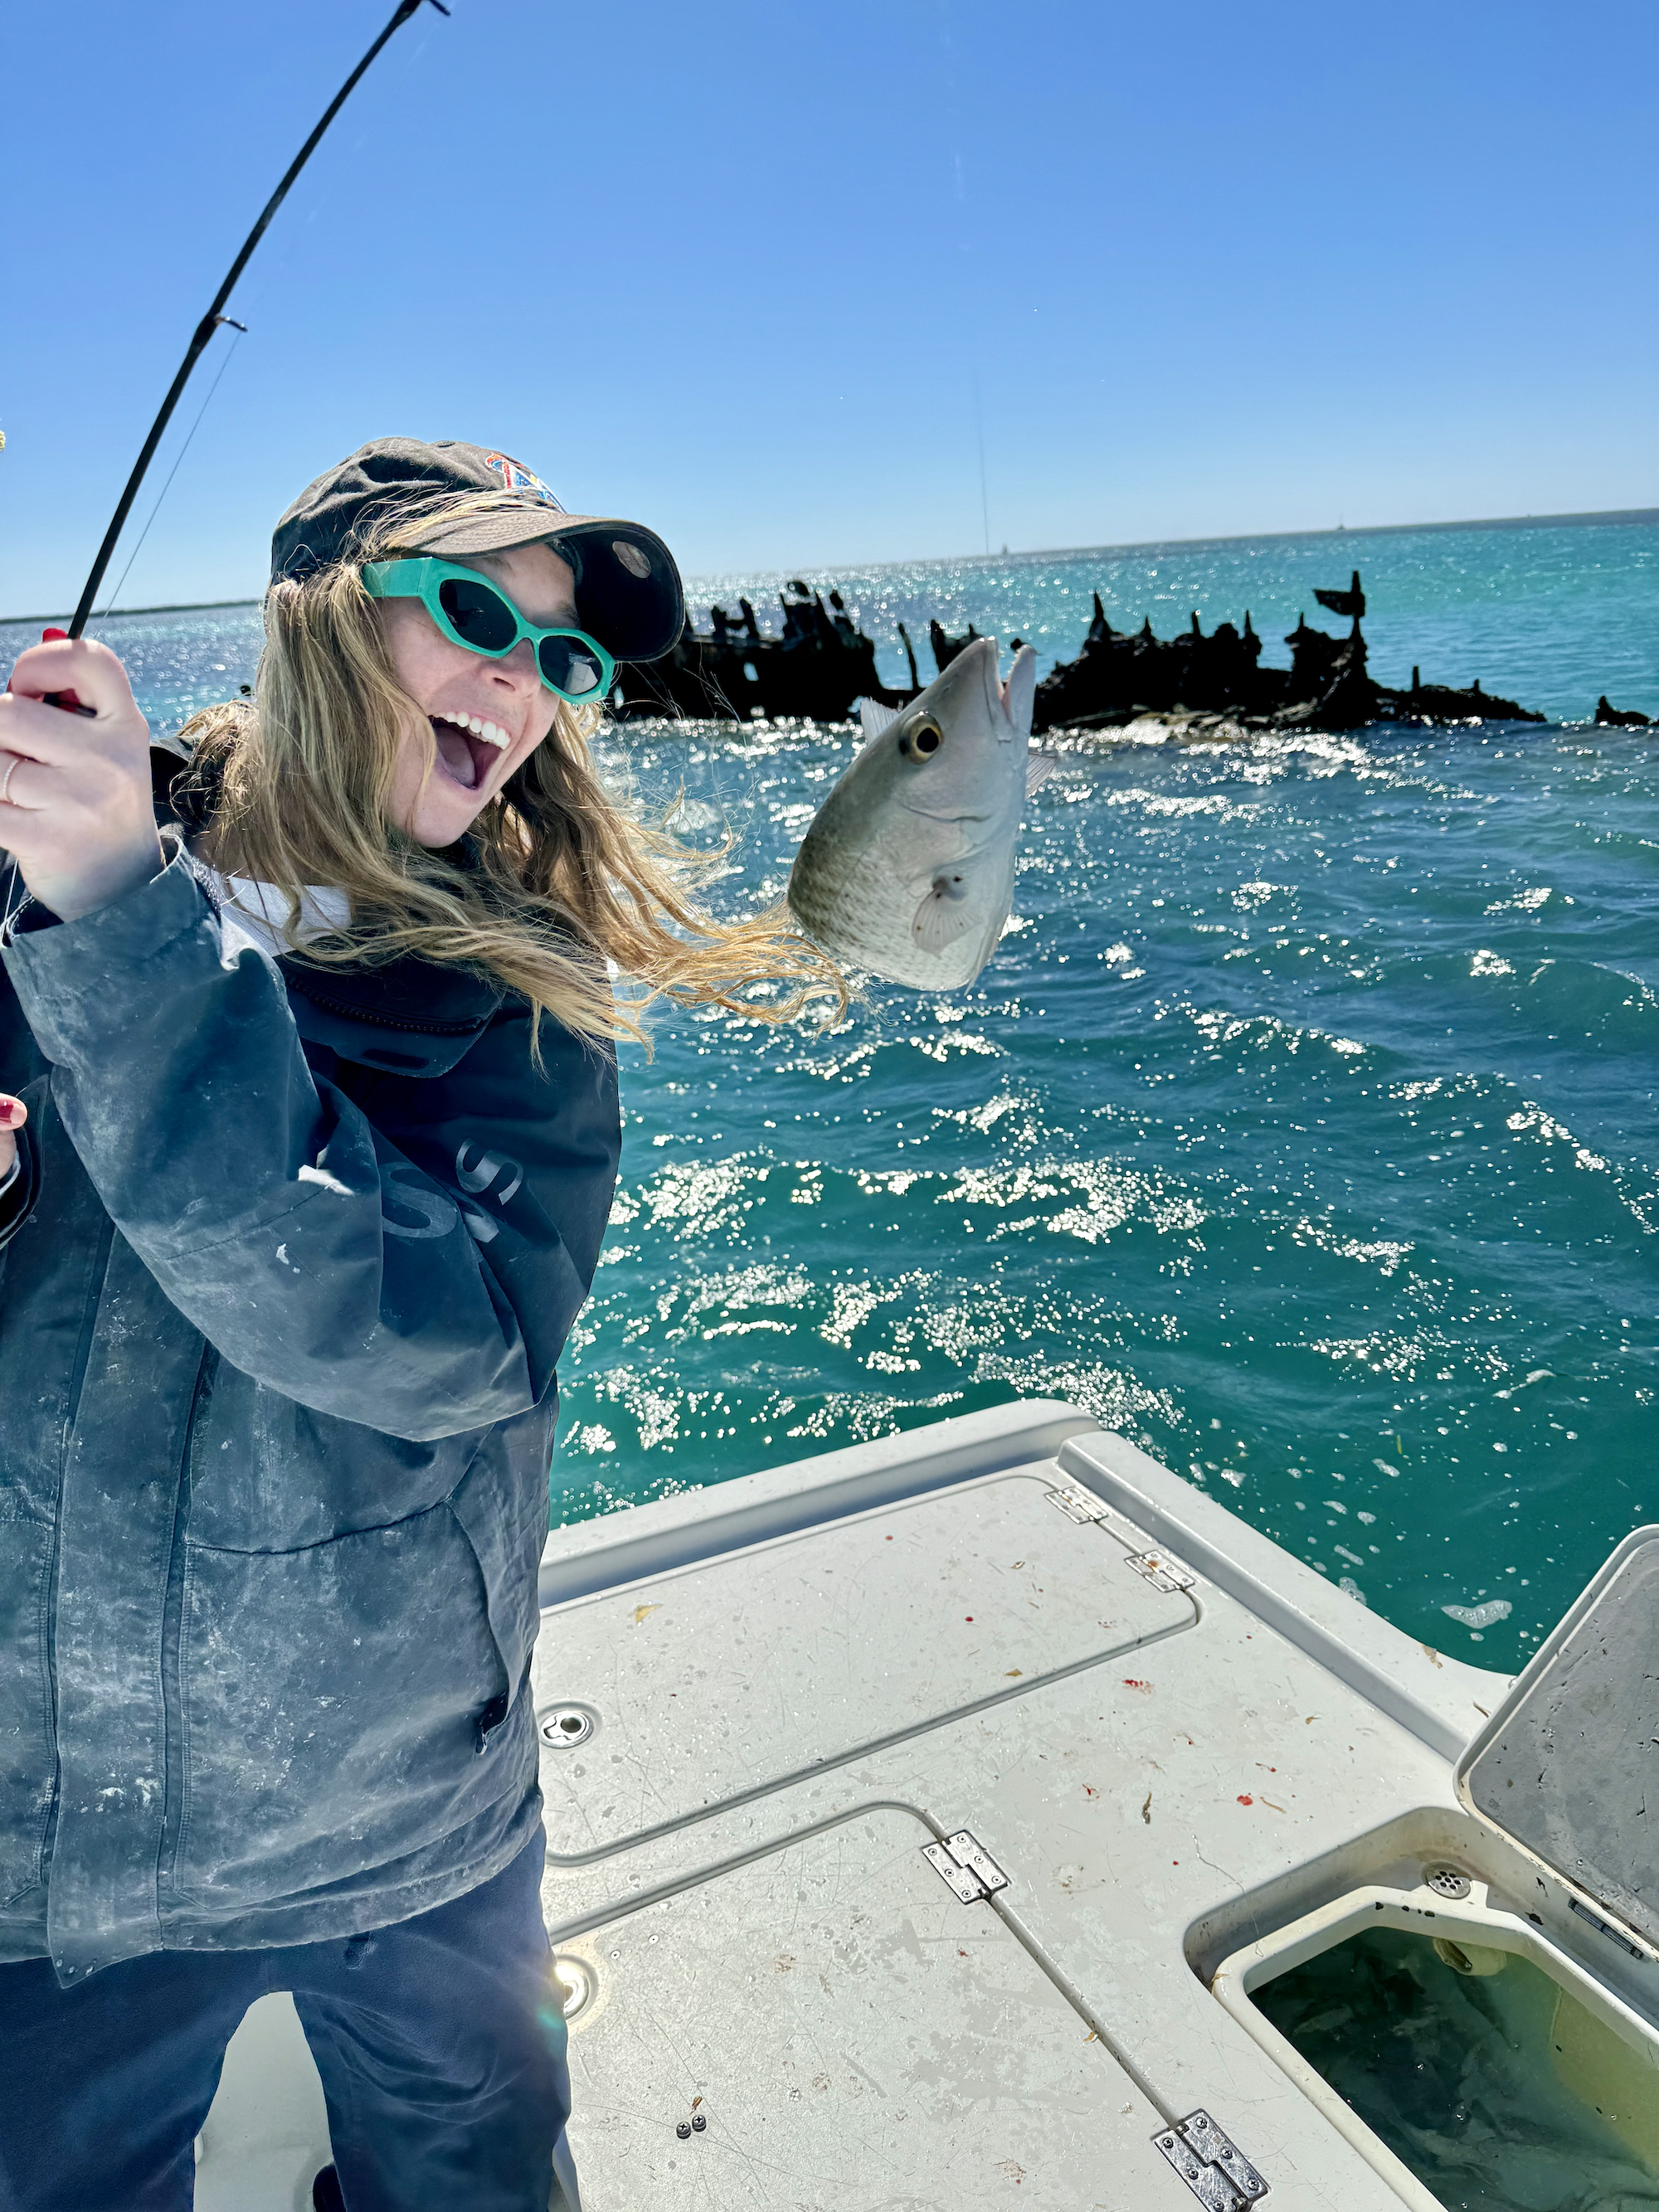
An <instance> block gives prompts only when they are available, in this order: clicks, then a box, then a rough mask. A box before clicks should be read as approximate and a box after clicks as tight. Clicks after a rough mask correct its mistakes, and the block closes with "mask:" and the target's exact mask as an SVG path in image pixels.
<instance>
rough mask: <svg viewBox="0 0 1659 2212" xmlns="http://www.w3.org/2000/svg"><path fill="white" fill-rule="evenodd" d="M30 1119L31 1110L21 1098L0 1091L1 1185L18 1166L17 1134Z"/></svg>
mask: <svg viewBox="0 0 1659 2212" xmlns="http://www.w3.org/2000/svg"><path fill="white" fill-rule="evenodd" d="M28 1118H29V1109H28V1108H27V1106H26V1105H25V1104H24V1103H23V1102H22V1100H21V1098H13V1097H9V1096H8V1094H7V1093H6V1092H5V1091H0V1183H3V1182H5V1180H6V1177H7V1176H9V1174H10V1173H11V1171H12V1169H13V1168H14V1167H15V1165H16V1164H17V1132H18V1131H19V1130H20V1129H21V1127H22V1126H23V1124H24V1122H25V1121H27V1120H28Z"/></svg>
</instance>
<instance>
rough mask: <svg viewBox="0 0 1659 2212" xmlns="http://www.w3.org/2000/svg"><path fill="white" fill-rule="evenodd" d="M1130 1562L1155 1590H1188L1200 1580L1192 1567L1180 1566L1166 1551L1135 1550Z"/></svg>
mask: <svg viewBox="0 0 1659 2212" xmlns="http://www.w3.org/2000/svg"><path fill="white" fill-rule="evenodd" d="M1128 1564H1129V1565H1130V1566H1132V1567H1133V1569H1134V1571H1135V1572H1136V1573H1137V1574H1138V1575H1139V1576H1140V1577H1142V1578H1143V1579H1144V1580H1145V1581H1146V1582H1149V1583H1151V1584H1152V1588H1153V1589H1155V1590H1188V1589H1191V1588H1192V1586H1193V1584H1194V1583H1195V1582H1196V1581H1197V1580H1198V1577H1197V1576H1196V1575H1195V1574H1194V1572H1193V1571H1192V1570H1191V1568H1190V1567H1178V1566H1177V1565H1176V1563H1175V1561H1174V1560H1173V1559H1170V1556H1169V1554H1168V1553H1166V1552H1134V1553H1131V1554H1130V1557H1129V1560H1128Z"/></svg>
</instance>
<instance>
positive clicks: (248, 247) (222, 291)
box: [65, 0, 449, 696]
mask: <svg viewBox="0 0 1659 2212" xmlns="http://www.w3.org/2000/svg"><path fill="white" fill-rule="evenodd" d="M424 4H425V0H398V6H397V8H396V9H395V10H394V11H393V14H392V19H391V21H389V22H388V23H387V24H386V27H385V29H384V30H383V31H382V32H381V33H380V36H379V38H377V39H376V40H375V41H374V44H373V46H370V48H369V49H368V52H367V53H366V54H365V55H364V56H363V58H362V61H360V62H359V63H358V64H357V66H356V69H355V70H352V72H351V75H350V76H349V77H348V78H347V79H346V81H345V82H344V83H343V85H342V86H341V87H340V89H339V90H338V92H337V93H336V94H335V95H334V97H333V99H332V100H330V102H329V104H328V106H326V107H325V109H324V110H323V115H322V120H321V121H320V122H319V124H318V125H317V127H316V129H315V130H314V131H313V132H312V134H311V136H310V137H309V138H307V140H306V143H305V144H304V145H303V146H301V149H300V150H299V152H298V153H297V154H296V155H295V157H294V159H293V161H290V162H289V166H288V169H287V171H286V173H284V175H283V180H282V182H281V183H280V184H279V185H277V187H276V191H274V192H273V193H272V194H271V196H270V198H269V199H268V200H267V201H266V202H265V204H264V209H263V210H262V211H261V213H260V216H259V220H258V222H256V223H255V224H254V226H253V228H252V230H251V231H249V233H248V234H247V236H246V238H245V239H244V240H243V241H242V249H241V252H240V253H239V254H238V255H237V256H236V258H235V259H234V261H233V262H232V263H231V264H230V267H229V269H228V270H227V271H226V273H225V279H224V282H223V283H222V284H221V285H220V287H219V289H218V290H217V291H216V293H215V294H214V295H213V304H212V306H211V307H210V308H209V309H208V311H207V313H206V314H204V316H203V318H202V319H201V321H200V322H199V323H197V325H196V328H195V330H194V331H193V332H192V333H191V341H190V344H189V347H188V348H187V349H186V351H185V357H184V359H183V361H182V362H179V373H178V374H177V375H176V376H175V377H174V378H173V382H172V384H171V386H169V387H168V391H167V398H165V399H164V400H163V401H162V402H161V412H160V414H159V415H157V416H156V417H155V421H154V422H152V423H151V424H150V426H149V437H147V438H146V439H145V441H144V443H143V451H142V452H141V453H139V456H138V459H137V462H136V463H135V465H134V466H133V471H132V474H131V476H130V477H128V478H127V484H126V489H125V491H124V492H123V493H122V494H121V497H120V501H119V502H118V505H117V507H116V509H115V513H113V514H112V516H111V518H110V526H109V528H108V529H107V530H106V532H104V542H103V544H101V545H100V547H99V548H98V557H97V559H96V560H95V561H94V562H93V564H92V573H91V574H90V575H89V576H88V578H87V580H86V584H85V586H84V588H83V589H82V593H81V603H80V605H78V606H77V607H76V610H75V612H74V614H73V615H72V616H71V617H70V626H69V630H68V633H67V635H69V636H70V637H79V636H80V635H81V633H82V630H83V629H85V628H86V626H87V617H88V616H89V615H90V614H91V612H92V603H93V601H94V599H95V598H96V597H97V594H98V586H100V584H101V583H102V582H103V580H104V571H105V570H106V568H108V567H109V564H110V560H111V556H112V555H113V553H114V551H115V546H116V541H117V540H118V538H119V537H120V535H121V532H122V531H123V530H124V529H125V527H126V520H127V517H128V515H129V514H131V512H132V503H133V501H134V500H136V499H137V496H138V488H139V486H140V485H141V484H142V483H143V481H144V476H145V473H146V471H148V469H149V465H150V463H151V461H152V460H154V459H155V448H156V447H157V446H159V445H160V443H161V434H162V432H163V431H164V430H165V429H166V428H167V424H168V423H169V422H171V421H172V419H173V409H174V408H175V407H176V406H177V405H178V404H179V399H180V398H182V396H183V393H184V389H185V385H186V384H188V383H189V381H190V374H191V370H192V369H193V368H195V366H196V364H197V362H198V361H199V360H200V359H201V357H202V356H203V354H204V352H205V351H206V349H207V348H208V346H209V344H210V343H211V341H212V337H213V334H214V332H215V331H216V330H217V329H218V328H219V325H221V324H222V323H228V321H229V320H230V317H229V316H228V315H227V314H225V313H223V312H222V311H223V308H224V305H225V302H226V301H227V300H228V299H229V297H230V295H231V293H232V292H233V291H234V289H235V286H236V280H237V278H238V277H239V276H240V275H241V273H242V271H243V270H244V269H246V267H247V264H248V263H249V261H250V260H251V259H252V255H253V249H254V247H255V246H258V243H259V240H261V239H262V238H263V237H264V234H265V231H266V229H267V228H268V227H269V225H270V219H271V217H272V216H274V215H275V214H276V210H277V209H278V208H279V207H281V205H282V204H283V201H284V200H285V199H286V198H287V197H288V192H289V186H290V185H292V184H293V182H294V180H295V178H296V177H297V176H298V175H299V173H300V172H301V169H303V168H304V167H305V165H306V163H307V161H309V160H310V159H311V157H312V155H313V154H314V153H315V152H316V150H317V148H318V146H319V144H320V143H321V141H322V137H323V133H324V132H325V131H326V130H327V129H328V126H329V125H330V124H331V123H332V122H333V120H334V118H335V117H336V116H337V114H338V113H339V112H340V110H341V109H342V108H343V106H345V104H346V101H347V100H349V98H350V96H351V94H352V92H353V90H354V89H355V88H356V84H357V81H358V79H359V78H360V77H361V76H362V74H363V72H364V70H367V69H368V65H369V64H370V63H371V62H372V61H373V60H374V57H375V56H376V54H378V53H379V52H380V49H381V47H382V46H385V44H386V40H388V39H389V38H390V37H391V36H392V33H393V32H394V31H397V30H399V29H401V27H403V25H404V24H405V23H406V22H408V21H409V19H410V16H411V15H417V14H418V13H419V12H420V9H422V6H423V5H424ZM432 5H433V6H434V7H435V9H437V11H438V13H439V14H440V15H448V13H449V9H448V8H447V5H446V4H445V0H432ZM209 396H210V397H211V394H210V395H209ZM65 696H66V695H65Z"/></svg>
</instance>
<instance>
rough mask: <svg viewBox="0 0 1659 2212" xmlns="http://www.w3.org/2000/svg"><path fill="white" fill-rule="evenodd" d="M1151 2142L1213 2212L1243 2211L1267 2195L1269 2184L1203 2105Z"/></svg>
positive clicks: (1153, 2138)
mask: <svg viewBox="0 0 1659 2212" xmlns="http://www.w3.org/2000/svg"><path fill="white" fill-rule="evenodd" d="M1152 2141H1153V2142H1155V2143H1156V2144H1157V2145H1158V2148H1159V2149H1160V2150H1161V2151H1162V2152H1163V2154H1164V2157H1165V2158H1167V2159H1168V2160H1169V2161H1170V2165H1171V2166H1174V2168H1175V2170H1176V2172H1177V2173H1178V2174H1179V2175H1180V2176H1181V2178H1182V2180H1183V2181H1184V2182H1185V2183H1186V2185H1187V2186H1188V2189H1190V2190H1191V2191H1192V2192H1193V2194H1194V2197H1197V2199H1198V2201H1199V2203H1200V2204H1204V2205H1207V2206H1208V2207H1209V2209H1210V2212H1242V2208H1243V2206H1244V2205H1246V2204H1259V2203H1261V2199H1262V2198H1263V2197H1265V2196H1266V2195H1267V2183H1266V2182H1265V2181H1264V2180H1263V2179H1261V2175H1260V2174H1259V2173H1258V2172H1256V2170H1255V2167H1254V2166H1252V2165H1251V2164H1250V2161H1249V2159H1248V2158H1246V2157H1245V2155H1244V2154H1243V2151H1242V2150H1240V2149H1239V2148H1238V2146H1237V2143H1235V2142H1233V2141H1232V2139H1231V2136H1228V2135H1227V2134H1226V2132H1225V2130H1223V2129H1221V2128H1218V2126H1217V2125H1216V2124H1215V2122H1214V2121H1213V2120H1212V2118H1210V2116H1209V2114H1208V2113H1207V2112H1206V2111H1205V2110H1204V2108H1203V2106H1201V2105H1200V2107H1199V2109H1198V2110H1197V2112H1188V2115H1187V2117H1186V2118H1185V2119H1184V2120H1181V2121H1178V2122H1177V2123H1176V2125H1175V2126H1174V2127H1172V2128H1166V2129H1165V2130H1164V2132H1163V2134H1162V2135H1157V2136H1153V2137H1152Z"/></svg>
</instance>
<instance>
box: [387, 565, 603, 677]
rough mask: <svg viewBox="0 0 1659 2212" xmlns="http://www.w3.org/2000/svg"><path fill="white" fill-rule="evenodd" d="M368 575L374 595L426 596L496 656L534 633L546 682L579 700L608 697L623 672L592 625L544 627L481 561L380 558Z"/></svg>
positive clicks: (444, 627)
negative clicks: (485, 572) (481, 568)
mask: <svg viewBox="0 0 1659 2212" xmlns="http://www.w3.org/2000/svg"><path fill="white" fill-rule="evenodd" d="M362 575H363V589H364V590H365V591H366V592H368V596H369V597H370V599H418V600H419V601H420V603H421V605H422V606H423V607H424V608H425V609H426V611H427V612H428V614H429V615H430V616H431V617H432V619H433V621H434V622H435V623H437V625H438V628H439V629H441V631H442V632H443V634H444V635H445V636H446V637H447V638H449V639H451V640H452V641H453V643H455V644H456V645H464V646H465V647H466V649H467V651H468V652H469V653H483V656H484V658H485V659H488V660H499V659H501V656H502V654H503V653H511V652H512V650H513V647H514V646H515V645H516V644H517V643H518V642H519V640H520V638H521V637H527V638H528V639H529V640H530V641H531V643H532V645H533V646H534V647H535V649H536V665H537V667H538V669H539V670H540V671H541V678H542V681H543V683H544V684H546V686H547V688H548V690H550V691H556V692H557V694H558V696H559V697H560V698H561V699H568V701H569V702H571V704H572V705H573V706H576V707H583V706H587V705H589V704H591V703H593V702H598V701H599V700H601V699H603V698H604V697H605V695H606V694H607V693H608V692H609V690H610V689H611V684H613V683H614V682H615V680H616V675H617V664H616V662H615V661H614V660H613V659H611V655H610V654H609V653H607V652H606V651H605V647H603V646H602V645H601V644H600V643H599V640H598V638H596V637H590V636H589V635H587V632H586V630H585V629H537V628H536V627H535V625H534V623H527V622H526V620H525V618H524V617H523V616H522V615H521V614H520V612H519V610H518V609H517V607H515V606H514V605H513V602H512V600H511V599H508V598H507V595H506V593H505V592H501V591H498V590H497V589H496V587H495V585H494V584H492V583H491V582H490V580H489V578H488V577H487V576H481V575H480V574H479V573H478V571H477V569H476V568H458V567H457V565H456V564H455V562H453V561H436V560H432V559H426V560H417V561H372V562H370V563H369V564H368V567H367V568H365V569H364V570H363V572H362Z"/></svg>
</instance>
